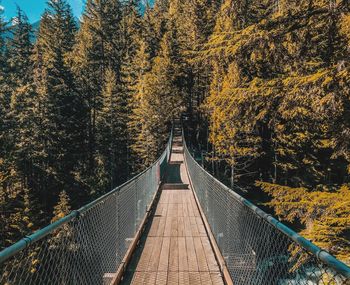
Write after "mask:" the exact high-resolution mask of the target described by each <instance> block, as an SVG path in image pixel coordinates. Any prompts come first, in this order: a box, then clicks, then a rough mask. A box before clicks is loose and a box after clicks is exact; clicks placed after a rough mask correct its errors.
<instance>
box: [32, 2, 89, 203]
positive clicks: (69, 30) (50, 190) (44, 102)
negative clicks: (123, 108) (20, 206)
mask: <svg viewBox="0 0 350 285" xmlns="http://www.w3.org/2000/svg"><path fill="white" fill-rule="evenodd" d="M48 6H49V8H48V9H47V10H46V11H45V13H44V15H43V16H42V19H41V23H40V27H39V32H38V35H37V41H36V44H35V47H34V66H35V69H34V86H35V92H36V93H37V94H38V95H37V96H38V104H37V109H36V113H37V116H38V122H37V125H38V127H39V130H40V132H39V133H38V134H36V135H37V138H36V142H37V143H38V146H37V148H38V153H39V157H38V158H37V159H38V160H39V161H40V163H39V165H38V167H39V169H40V171H42V172H43V173H41V175H42V176H43V182H41V185H39V187H41V188H42V189H41V191H40V192H41V196H42V200H43V201H45V203H46V204H47V206H48V207H50V205H51V203H52V202H53V199H54V197H55V196H56V195H58V193H57V190H58V189H59V188H61V187H67V189H69V190H70V191H72V192H73V193H74V194H75V195H76V196H75V197H79V196H80V197H82V196H85V193H84V190H85V189H84V188H83V187H82V184H81V185H79V187H77V185H76V184H77V181H76V180H77V179H76V177H77V173H76V172H77V168H78V167H79V163H80V162H81V159H82V155H83V150H84V135H85V130H86V127H85V118H86V111H85V102H84V101H83V98H82V97H80V96H79V94H78V93H77V92H76V87H75V83H74V82H73V75H72V73H71V71H70V68H69V66H68V64H67V55H68V53H69V52H70V51H71V50H72V48H73V45H74V42H75V39H74V35H75V31H76V23H75V21H74V17H73V15H72V11H71V8H70V6H69V5H68V4H67V2H66V1H65V0H59V1H50V2H49V3H48ZM74 200H75V199H74ZM75 201H76V200H75Z"/></svg>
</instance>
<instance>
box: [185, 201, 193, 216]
mask: <svg viewBox="0 0 350 285" xmlns="http://www.w3.org/2000/svg"><path fill="white" fill-rule="evenodd" d="M186 206H187V210H188V216H189V217H194V211H193V207H192V204H191V203H186Z"/></svg>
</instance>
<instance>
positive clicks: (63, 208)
mask: <svg viewBox="0 0 350 285" xmlns="http://www.w3.org/2000/svg"><path fill="white" fill-rule="evenodd" d="M69 204H70V199H69V197H68V195H67V192H66V191H61V192H60V195H59V200H58V202H57V204H56V206H55V207H54V211H53V218H52V220H51V222H52V223H54V222H56V221H58V220H59V219H62V218H63V217H65V216H66V215H68V214H69V213H70V211H71V207H70V205H69Z"/></svg>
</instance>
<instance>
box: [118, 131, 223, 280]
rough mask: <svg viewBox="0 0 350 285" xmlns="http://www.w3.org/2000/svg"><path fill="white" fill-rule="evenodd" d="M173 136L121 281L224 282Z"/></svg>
mask: <svg viewBox="0 0 350 285" xmlns="http://www.w3.org/2000/svg"><path fill="white" fill-rule="evenodd" d="M183 159H184V157H183V148H182V141H181V136H180V135H179V134H178V135H177V136H175V138H174V144H173V149H172V155H171V160H170V166H169V169H168V171H167V177H166V181H165V182H166V183H165V184H164V185H163V187H162V189H161V195H160V199H159V201H158V203H157V206H156V210H155V213H154V214H153V216H152V219H151V222H150V224H149V227H148V230H147V231H146V234H145V236H144V237H143V239H142V240H141V246H140V247H139V249H138V253H135V254H134V257H133V261H132V262H131V265H130V266H129V269H128V272H127V274H126V275H127V277H126V278H125V279H124V281H123V283H124V284H137V285H139V284H140V285H141V284H150V285H154V284H157V285H160V284H190V285H197V284H198V285H200V284H208V285H210V284H213V285H217V284H220V285H221V284H224V283H223V279H222V277H221V274H220V271H219V266H218V263H217V261H216V259H215V256H214V252H213V249H212V247H211V244H210V241H209V238H208V235H207V232H206V230H205V227H204V224H203V221H202V218H201V216H200V212H199V209H198V205H197V203H196V201H195V197H194V194H193V192H192V189H191V188H190V186H189V179H188V175H187V171H186V168H185V164H184V163H183Z"/></svg>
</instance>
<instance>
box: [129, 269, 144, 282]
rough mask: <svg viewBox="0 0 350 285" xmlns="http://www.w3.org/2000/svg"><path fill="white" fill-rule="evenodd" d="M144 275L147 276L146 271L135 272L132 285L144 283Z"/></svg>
mask: <svg viewBox="0 0 350 285" xmlns="http://www.w3.org/2000/svg"><path fill="white" fill-rule="evenodd" d="M144 277H145V273H144V272H135V273H134V276H133V277H132V280H131V284H132V285H142V284H143V280H144Z"/></svg>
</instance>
